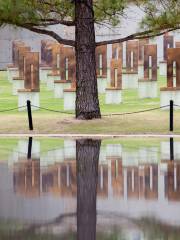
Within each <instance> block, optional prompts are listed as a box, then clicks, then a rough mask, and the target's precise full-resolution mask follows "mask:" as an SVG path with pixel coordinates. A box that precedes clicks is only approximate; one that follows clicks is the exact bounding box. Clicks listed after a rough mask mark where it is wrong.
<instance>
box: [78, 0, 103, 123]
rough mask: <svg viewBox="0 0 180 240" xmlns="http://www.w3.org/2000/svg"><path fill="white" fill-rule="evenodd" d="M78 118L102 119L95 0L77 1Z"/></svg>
mask: <svg viewBox="0 0 180 240" xmlns="http://www.w3.org/2000/svg"><path fill="white" fill-rule="evenodd" d="M75 30H76V32H75V51H76V81H77V82H76V118H78V119H93V118H101V113H100V107H99V99H98V90H97V77H96V58H95V48H96V42H95V29H94V11H93V0H83V1H82V0H75Z"/></svg>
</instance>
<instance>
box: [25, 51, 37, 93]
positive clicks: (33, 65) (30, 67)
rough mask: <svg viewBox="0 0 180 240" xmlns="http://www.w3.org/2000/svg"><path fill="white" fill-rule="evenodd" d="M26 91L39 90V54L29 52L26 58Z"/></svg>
mask: <svg viewBox="0 0 180 240" xmlns="http://www.w3.org/2000/svg"><path fill="white" fill-rule="evenodd" d="M24 86H25V89H30V90H39V89H40V85H39V53H36V52H28V53H26V58H25V82H24Z"/></svg>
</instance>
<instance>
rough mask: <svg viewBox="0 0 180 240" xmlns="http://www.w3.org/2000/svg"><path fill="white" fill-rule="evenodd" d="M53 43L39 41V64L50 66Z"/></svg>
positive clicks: (51, 41)
mask: <svg viewBox="0 0 180 240" xmlns="http://www.w3.org/2000/svg"><path fill="white" fill-rule="evenodd" d="M54 43H55V41H53V40H42V41H41V62H42V63H43V64H47V65H48V66H52V45H53V44H54Z"/></svg>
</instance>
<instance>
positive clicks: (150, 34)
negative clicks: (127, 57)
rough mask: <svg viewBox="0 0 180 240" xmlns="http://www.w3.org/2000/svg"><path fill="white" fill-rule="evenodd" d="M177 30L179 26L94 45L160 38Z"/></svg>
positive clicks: (139, 33)
mask: <svg viewBox="0 0 180 240" xmlns="http://www.w3.org/2000/svg"><path fill="white" fill-rule="evenodd" d="M178 29H180V26H178V27H174V28H169V29H165V30H164V31H161V32H159V33H155V32H154V30H148V31H144V32H138V33H135V34H131V35H129V36H127V37H124V38H119V39H113V40H106V41H100V42H97V43H96V46H101V45H106V44H113V43H121V42H126V41H129V40H136V39H144V38H153V37H158V36H161V35H163V34H165V33H168V32H172V31H175V30H178Z"/></svg>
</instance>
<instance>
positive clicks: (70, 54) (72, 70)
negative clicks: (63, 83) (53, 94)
mask: <svg viewBox="0 0 180 240" xmlns="http://www.w3.org/2000/svg"><path fill="white" fill-rule="evenodd" d="M67 71H68V79H67V74H66V73H67ZM60 74H61V80H70V81H71V82H72V83H73V82H75V81H76V60H75V50H74V48H72V47H62V48H61V54H60Z"/></svg>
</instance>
